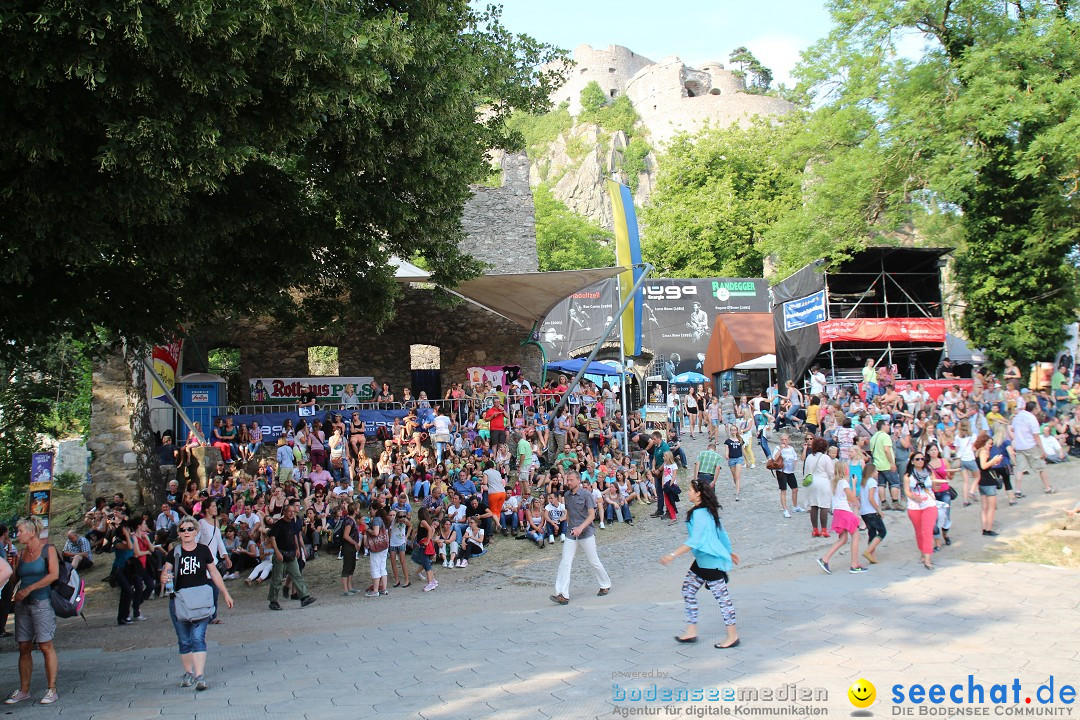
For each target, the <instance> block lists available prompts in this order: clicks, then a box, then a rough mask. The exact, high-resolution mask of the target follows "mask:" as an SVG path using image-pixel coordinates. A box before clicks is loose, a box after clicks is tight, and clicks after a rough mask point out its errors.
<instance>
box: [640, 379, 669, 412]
mask: <svg viewBox="0 0 1080 720" xmlns="http://www.w3.org/2000/svg"><path fill="white" fill-rule="evenodd" d="M668 392H669V388H668V381H667V380H657V379H655V378H645V412H646V414H648V413H663V415H664V417H667V411H668V406H667V401H668Z"/></svg>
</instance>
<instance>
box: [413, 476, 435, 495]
mask: <svg viewBox="0 0 1080 720" xmlns="http://www.w3.org/2000/svg"><path fill="white" fill-rule="evenodd" d="M421 490H423V491H424V494H423V495H421V494H420V491H421ZM430 494H431V483H430V482H428V481H427V480H417V481H416V482H415V483H414V484H413V497H414V498H416V499H417V500H419V499H420V498H421V497H427V496H428V495H430Z"/></svg>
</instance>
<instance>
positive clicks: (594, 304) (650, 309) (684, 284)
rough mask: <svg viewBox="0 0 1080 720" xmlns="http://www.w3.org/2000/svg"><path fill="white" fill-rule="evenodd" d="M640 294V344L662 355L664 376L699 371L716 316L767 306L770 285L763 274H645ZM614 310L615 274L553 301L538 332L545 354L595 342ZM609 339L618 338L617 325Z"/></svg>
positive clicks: (555, 355)
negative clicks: (679, 276) (675, 276)
mask: <svg viewBox="0 0 1080 720" xmlns="http://www.w3.org/2000/svg"><path fill="white" fill-rule="evenodd" d="M642 298H643V300H644V302H643V305H642V308H641V332H642V339H641V344H642V347H643V349H647V350H649V351H651V352H652V353H653V357H655V358H658V359H661V361H662V362H661V374H662V375H663V376H664V377H666V378H670V377H672V376H673V375H678V374H679V373H683V372H687V371H689V370H693V371H695V372H701V368H702V366H703V364H704V362H705V350H706V349H707V348H708V345H709V336H710V335H711V334H712V327H713V324H714V323H715V322H716V316H717V315H719V314H722V313H735V312H768V311H769V293H768V286H767V284H766V282H765V280H764V279H762V278H690V279H669V278H659V279H655V280H653V279H649V280H646V281H645V285H644V286H643V288H642ZM618 309H619V302H618V292H617V283H616V281H615V280H614V279H611V280H604V281H602V282H599V283H596V284H595V285H590V286H589V287H587V288H585V290H583V291H581V292H580V293H577V294H575V295H572V296H571V297H569V298H567V299H566V300H564V301H563V302H561V303H559V304H558V305H556V306H555V309H554V310H552V311H551V312H550V313H549V314H548V316H547V318H546V319H545V320H544V324H543V325H541V326H540V331H539V334H540V338H539V340H540V342H542V343H543V344H544V346H545V347H546V348H547V351H548V358H549V359H551V360H554V359H562V358H568V357H570V356H571V353H574V352H575V351H576V350H579V349H580V348H582V347H584V346H587V345H590V344H593V343H595V342H596V341H597V340H599V339H600V335H601V334H602V333H603V332H604V328H605V327H606V326H607V324H608V323H609V322H610V321H611V318H612V316H613V315H614V313H615V312H616V311H617V310H618ZM627 312H630V311H629V310H627ZM611 340H616V341H617V340H618V329H616V331H615V332H614V333H613V337H612V338H611ZM629 345H630V343H627V346H629Z"/></svg>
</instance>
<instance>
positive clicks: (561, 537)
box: [551, 533, 566, 542]
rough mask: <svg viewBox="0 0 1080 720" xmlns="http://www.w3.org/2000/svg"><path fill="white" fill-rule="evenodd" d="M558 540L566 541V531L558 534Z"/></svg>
mask: <svg viewBox="0 0 1080 720" xmlns="http://www.w3.org/2000/svg"><path fill="white" fill-rule="evenodd" d="M559 541H560V542H566V533H563V534H562V535H560V536H559ZM551 542H555V541H554V540H552V541H551Z"/></svg>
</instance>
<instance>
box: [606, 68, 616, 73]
mask: <svg viewBox="0 0 1080 720" xmlns="http://www.w3.org/2000/svg"><path fill="white" fill-rule="evenodd" d="M607 71H608V72H609V73H613V72H615V68H608V69H607Z"/></svg>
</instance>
